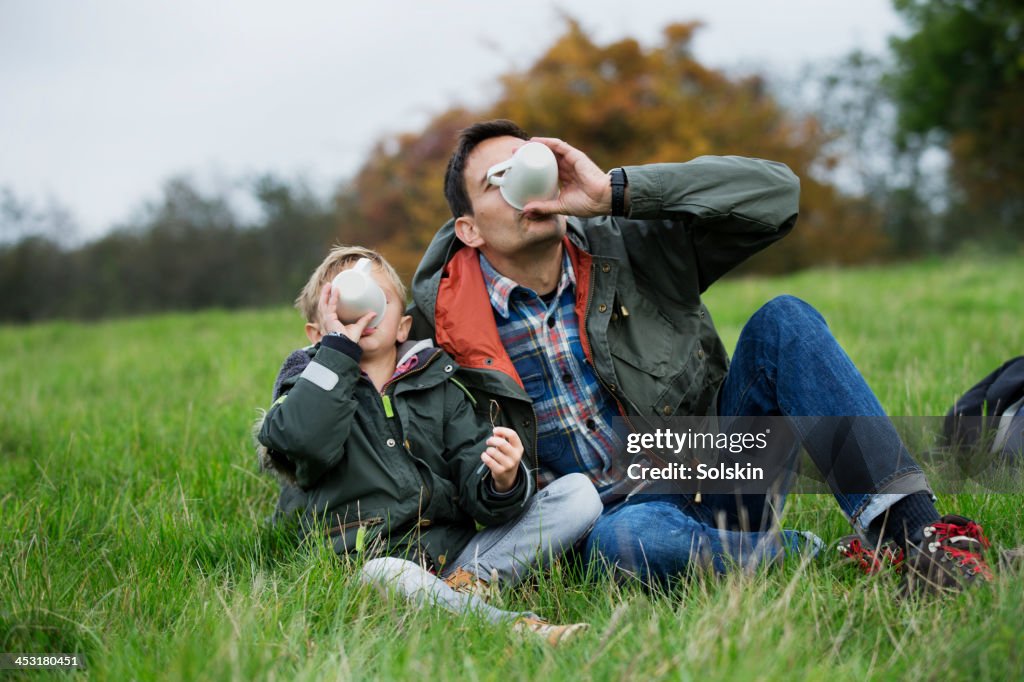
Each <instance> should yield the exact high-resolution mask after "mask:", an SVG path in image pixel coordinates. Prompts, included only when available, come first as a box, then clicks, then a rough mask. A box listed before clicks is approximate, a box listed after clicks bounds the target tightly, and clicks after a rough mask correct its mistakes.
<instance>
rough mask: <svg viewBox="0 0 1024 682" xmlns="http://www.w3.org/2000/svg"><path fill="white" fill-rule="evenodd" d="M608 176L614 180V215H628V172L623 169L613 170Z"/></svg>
mask: <svg viewBox="0 0 1024 682" xmlns="http://www.w3.org/2000/svg"><path fill="white" fill-rule="evenodd" d="M608 175H609V176H611V180H612V215H613V216H624V215H626V185H628V184H629V181H628V180H627V179H626V171H624V170H622V169H621V168H612V169H611V170H610V171H609V172H608Z"/></svg>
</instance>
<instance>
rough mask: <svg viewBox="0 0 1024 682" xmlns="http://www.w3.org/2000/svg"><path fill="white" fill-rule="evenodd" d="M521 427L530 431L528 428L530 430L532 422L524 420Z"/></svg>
mask: <svg viewBox="0 0 1024 682" xmlns="http://www.w3.org/2000/svg"><path fill="white" fill-rule="evenodd" d="M521 426H522V427H523V428H524V429H528V428H530V420H529V419H524V420H523V423H522V425H521Z"/></svg>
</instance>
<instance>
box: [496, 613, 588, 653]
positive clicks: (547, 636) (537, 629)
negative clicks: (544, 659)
mask: <svg viewBox="0 0 1024 682" xmlns="http://www.w3.org/2000/svg"><path fill="white" fill-rule="evenodd" d="M589 627H590V624H589V623H573V624H572V625H555V624H554V623H549V622H547V621H546V620H543V619H541V618H532V617H530V616H523V617H522V618H517V619H516V621H515V622H514V623H512V629H513V630H515V631H516V632H532V633H533V634H535V635H537V636H539V637H541V638H543V639H544V641H545V642H547V643H548V644H550V645H551V646H558V645H559V644H562V643H563V642H566V641H568V640H569V639H571V638H572V637H575V636H576V635H577V634H578V633H580V632H583V631H584V630H586V629H587V628H589Z"/></svg>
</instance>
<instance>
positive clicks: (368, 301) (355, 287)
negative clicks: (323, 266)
mask: <svg viewBox="0 0 1024 682" xmlns="http://www.w3.org/2000/svg"><path fill="white" fill-rule="evenodd" d="M372 271H373V261H372V260H370V259H369V258H360V259H359V260H358V261H356V264H355V265H354V266H352V267H351V268H349V269H348V270H342V271H341V272H339V273H338V274H337V275H335V277H334V279H333V280H332V281H331V286H332V287H334V288H335V289H337V290H338V319H339V320H341V321H342V323H344V324H352V323H353V322H356V321H357V320H359V318H360V317H362V316H363V315H365V314H366V313H368V312H375V313H377V315H376V316H375V317H373V318H371V319H370V322H369V324H367V325H366V328H367V329H373V328H374V327H376V326H377V325H378V324H380V323H381V320H383V319H384V311H385V310H387V307H388V301H387V297H386V296H384V290H383V289H381V288H380V286H378V285H377V283H376V282H375V281H373V276H372V274H371V273H372Z"/></svg>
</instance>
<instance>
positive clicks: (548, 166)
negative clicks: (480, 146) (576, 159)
mask: <svg viewBox="0 0 1024 682" xmlns="http://www.w3.org/2000/svg"><path fill="white" fill-rule="evenodd" d="M487 182H489V183H491V184H492V185H497V186H498V187H500V188H501V196H503V197H505V201H507V202H508V203H509V204H511V205H512V206H513V207H514V208H517V209H519V210H523V206H526V204H528V203H529V202H531V201H533V200H534V199H553V198H554V197H555V196H556V195H557V194H558V160H557V159H555V153H554V152H553V151H551V150H550V149H548V147H547V146H546V145H543V144H541V143H540V142H527V143H526V144H524V145H523V146H522V147H520V148H519V149H517V150H516V153H515V154H513V155H512V157H511V158H510V159H507V160H506V161H502V162H501V163H496V164H494V165H493V166H491V167H490V168H488V169H487Z"/></svg>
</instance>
